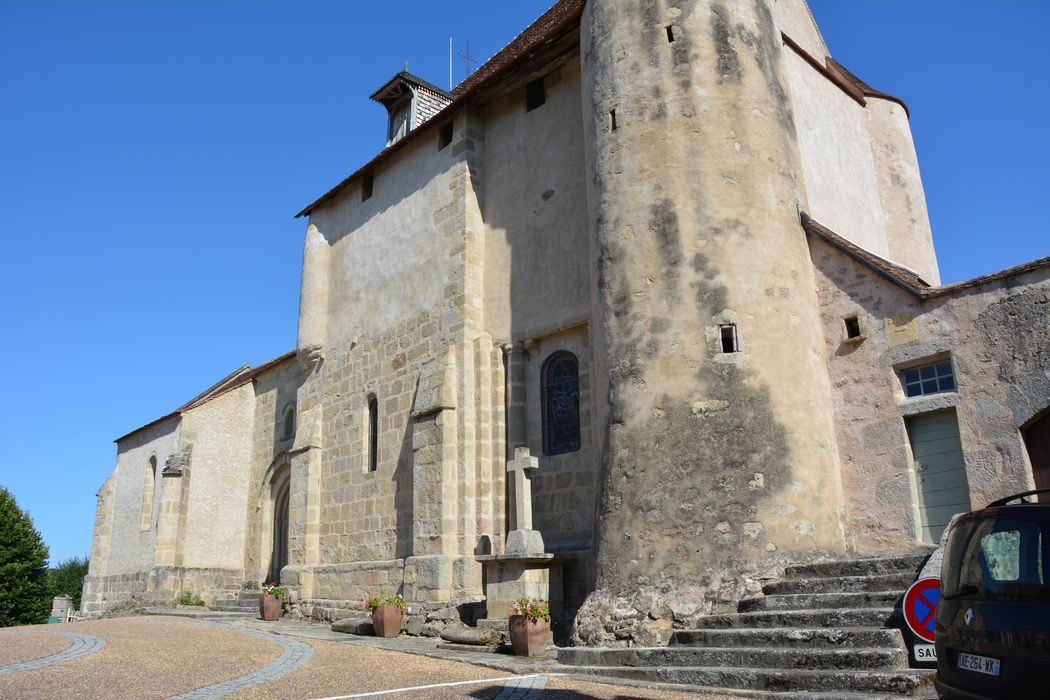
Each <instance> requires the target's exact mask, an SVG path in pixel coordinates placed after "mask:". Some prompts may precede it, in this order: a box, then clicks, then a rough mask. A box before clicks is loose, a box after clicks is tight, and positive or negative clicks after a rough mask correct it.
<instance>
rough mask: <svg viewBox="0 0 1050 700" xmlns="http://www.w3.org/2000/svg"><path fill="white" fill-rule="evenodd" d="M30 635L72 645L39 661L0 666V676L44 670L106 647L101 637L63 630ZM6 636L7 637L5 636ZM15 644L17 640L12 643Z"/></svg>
mask: <svg viewBox="0 0 1050 700" xmlns="http://www.w3.org/2000/svg"><path fill="white" fill-rule="evenodd" d="M8 634H9V635H11V636H14V635H16V634H25V633H24V632H14V633H8ZM32 634H45V635H48V636H53V637H65V638H67V639H71V640H73V643H72V644H71V645H69V646H68V647H66V648H65V649H63V650H62V651H60V652H58V653H57V654H51V655H50V656H45V657H43V658H41V659H33V660H32V661H23V662H22V663H17V664H9V665H7V666H0V676H5V675H7V674H8V673H18V672H19V671H29V670H32V669H35V668H46V667H47V666H52V665H54V664H60V663H64V662H66V661H72V660H73V659H77V658H80V657H81V656H86V655H88V654H93V653H95V652H96V651H98V650H99V649H101V648H102V647H104V646H106V640H105V639H103V638H102V637H96V636H95V635H93V634H81V633H78V632H66V631H65V630H54V631H51V630H46V629H44V630H35V629H34V630H33V631H32ZM5 636H7V635H5ZM12 643H14V644H17V638H16V639H15V640H14V641H13V642H12Z"/></svg>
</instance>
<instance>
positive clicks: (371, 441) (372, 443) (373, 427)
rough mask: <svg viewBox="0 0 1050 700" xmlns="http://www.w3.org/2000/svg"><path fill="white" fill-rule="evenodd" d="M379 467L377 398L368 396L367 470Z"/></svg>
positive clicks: (374, 469) (372, 470) (371, 470)
mask: <svg viewBox="0 0 1050 700" xmlns="http://www.w3.org/2000/svg"><path fill="white" fill-rule="evenodd" d="M378 468H379V400H378V399H376V397H374V396H369V397H368V471H370V472H374V471H376V469H378Z"/></svg>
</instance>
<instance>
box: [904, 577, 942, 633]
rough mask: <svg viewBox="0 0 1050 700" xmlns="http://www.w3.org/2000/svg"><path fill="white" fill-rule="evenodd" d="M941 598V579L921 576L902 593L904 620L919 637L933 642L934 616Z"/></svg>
mask: <svg viewBox="0 0 1050 700" xmlns="http://www.w3.org/2000/svg"><path fill="white" fill-rule="evenodd" d="M940 598H941V580H940V579H939V578H937V577H930V578H921V579H919V580H918V581H916V582H915V583H913V584H911V586H910V587H909V588H908V592H907V593H905V594H904V604H903V606H902V607H903V608H904V621H905V622H906V623H907V624H908V629H910V630H911V631H912V633H913V634H914V635H915V636H916V637H918V638H919V639H921V640H923V641H926V642H930V643H931V644H932V643H933V626H934V616H935V615H936V613H937V601H939V600H940Z"/></svg>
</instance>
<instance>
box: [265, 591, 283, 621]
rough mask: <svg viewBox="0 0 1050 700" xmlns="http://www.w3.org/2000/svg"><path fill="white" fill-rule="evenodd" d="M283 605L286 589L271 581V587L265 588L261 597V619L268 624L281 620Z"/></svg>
mask: <svg viewBox="0 0 1050 700" xmlns="http://www.w3.org/2000/svg"><path fill="white" fill-rule="evenodd" d="M283 604H284V587H283V586H278V585H277V584H276V583H275V582H273V581H271V582H270V585H268V586H263V592H262V594H260V595H259V617H261V618H262V619H264V620H266V621H268V622H273V621H274V620H279V619H281V607H282V605H283Z"/></svg>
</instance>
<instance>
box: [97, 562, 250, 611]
mask: <svg viewBox="0 0 1050 700" xmlns="http://www.w3.org/2000/svg"><path fill="white" fill-rule="evenodd" d="M243 582H244V571H243V570H241V569H194V568H185V567H170V566H155V567H153V568H152V569H151V570H150V571H148V572H145V571H139V572H135V573H131V574H113V575H110V576H85V577H84V592H83V595H82V597H81V600H82V603H81V607H82V609H83V611H84V612H85V613H86V614H88V615H91V616H98V615H102V614H105V613H107V612H110V611H112V610H115V609H117V608H121V607H125V606H131V607H139V606H150V605H172V604H174V602H175V599H176V598H177V597H178V596H179V595H180V594H181V593H183V592H193V593H196V594H197V595H199V596H200V597H201V598H203V599H204V602H205V603H207V604H209V605H211V604H213V603H215V602H216V601H219V600H223V599H226V598H236V597H237V596H238V595H240V591H241V586H242V584H243Z"/></svg>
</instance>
